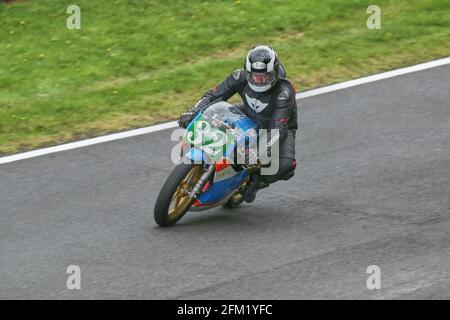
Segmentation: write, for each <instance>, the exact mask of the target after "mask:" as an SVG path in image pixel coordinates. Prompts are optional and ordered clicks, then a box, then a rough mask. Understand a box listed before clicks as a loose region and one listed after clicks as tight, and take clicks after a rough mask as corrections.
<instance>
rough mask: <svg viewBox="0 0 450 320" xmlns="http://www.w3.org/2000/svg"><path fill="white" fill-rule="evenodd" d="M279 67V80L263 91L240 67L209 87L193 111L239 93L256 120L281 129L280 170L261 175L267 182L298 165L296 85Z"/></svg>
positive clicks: (288, 173) (283, 176)
mask: <svg viewBox="0 0 450 320" xmlns="http://www.w3.org/2000/svg"><path fill="white" fill-rule="evenodd" d="M280 69H281V72H279V75H280V78H279V79H278V81H277V82H276V84H275V85H274V86H273V87H272V88H271V89H270V90H268V91H266V92H261V93H258V92H255V91H253V90H252V89H251V88H250V86H249V85H248V83H247V80H246V77H245V71H244V69H238V70H236V71H234V72H233V73H232V74H231V75H230V76H228V78H226V79H225V81H223V82H222V83H220V84H219V85H217V86H216V87H214V88H212V89H211V90H209V91H207V92H206V93H205V94H204V95H203V97H202V99H201V100H200V101H199V102H198V103H197V104H196V105H195V106H194V111H200V110H205V109H206V108H207V107H208V106H209V105H210V104H212V103H213V102H215V101H219V100H222V101H227V100H228V99H229V98H231V97H232V96H233V95H234V94H236V93H238V94H239V95H240V96H241V98H242V101H243V104H242V105H241V106H240V108H241V110H242V111H243V112H244V113H245V114H246V115H247V116H248V117H250V118H251V119H253V120H255V121H256V123H257V124H258V128H262V129H278V130H279V134H280V137H279V146H280V149H279V157H280V159H279V170H278V172H277V173H276V174H275V175H273V176H262V179H263V181H265V182H268V183H272V182H275V181H277V180H281V179H284V180H287V179H289V178H291V177H292V176H293V175H294V170H295V167H296V161H295V132H296V130H297V128H298V125H297V102H296V100H295V90H294V87H293V86H292V84H291V83H290V82H289V81H288V80H287V79H286V77H285V73H284V69H283V68H282V67H281V68H280Z"/></svg>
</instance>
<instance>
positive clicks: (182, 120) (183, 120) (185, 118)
mask: <svg viewBox="0 0 450 320" xmlns="http://www.w3.org/2000/svg"><path fill="white" fill-rule="evenodd" d="M196 115H197V111H195V110H194V109H193V108H191V109H189V110H188V111H186V112H183V113H182V114H181V115H180V117H179V118H178V125H179V126H180V127H181V128H184V129H186V128H187V126H188V125H189V123H190V122H191V121H192V119H194V118H195V116H196Z"/></svg>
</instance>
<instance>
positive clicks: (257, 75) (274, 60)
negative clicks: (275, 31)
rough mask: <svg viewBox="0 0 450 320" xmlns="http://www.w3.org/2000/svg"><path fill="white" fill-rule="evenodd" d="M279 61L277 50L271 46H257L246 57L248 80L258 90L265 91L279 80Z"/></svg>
mask: <svg viewBox="0 0 450 320" xmlns="http://www.w3.org/2000/svg"><path fill="white" fill-rule="evenodd" d="M278 67H279V61H278V56H277V54H276V52H275V51H274V50H273V49H272V48H271V47H269V46H266V45H260V46H256V47H254V48H253V49H251V50H250V51H249V53H248V54H247V58H246V59H245V74H246V77H247V82H248V84H249V86H250V88H252V90H253V91H256V92H265V91H267V90H269V89H270V88H272V87H273V85H274V84H275V83H276V82H277V80H278Z"/></svg>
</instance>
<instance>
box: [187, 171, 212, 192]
mask: <svg viewBox="0 0 450 320" xmlns="http://www.w3.org/2000/svg"><path fill="white" fill-rule="evenodd" d="M214 168H215V166H214V165H213V164H210V165H209V166H208V167H206V170H205V172H203V174H202V176H201V177H200V179H199V180H198V182H197V184H196V185H195V187H194V189H192V191H191V192H190V193H189V197H190V198H191V199H195V197H196V196H197V194H198V193H199V191H200V190H201V189H202V187H203V185H204V184H205V182H206V181H207V180H208V178H209V177H210V176H211V174H212V173H213V172H214Z"/></svg>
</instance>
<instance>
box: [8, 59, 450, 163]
mask: <svg viewBox="0 0 450 320" xmlns="http://www.w3.org/2000/svg"><path fill="white" fill-rule="evenodd" d="M446 64H450V57H446V58H442V59H437V60H432V61H429V62H425V63H420V64H416V65H413V66H409V67H405V68H400V69H395V70H391V71H387V72H383V73H378V74H374V75H371V76H367V77H362V78H358V79H354V80H349V81H345V82H341V83H337V84H332V85H329V86H325V87H321V88H317V89H312V90H308V91H305V92H301V93H297V94H296V99H304V98H309V97H313V96H317V95H320V94H324V93H328V92H333V91H337V90H342V89H346V88H350V87H355V86H359V85H362V84H365V83H370V82H375V81H379V80H383V79H388V78H393V77H396V76H400V75H404V74H408V73H413V72H417V71H422V70H426V69H431V68H435V67H439V66H443V65H446ZM175 127H177V122H176V121H171V122H167V123H162V124H157V125H152V126H149V127H144V128H139V129H133V130H128V131H123V132H119V133H113V134H108V135H104V136H100V137H96V138H91V139H86V140H80V141H75V142H70V143H65V144H61V145H57V146H53V147H48V148H43V149H37V150H33V151H28V152H23V153H17V154H13V155H10V156H5V157H0V164H5V163H10V162H15V161H19V160H24V159H29V158H35V157H39V156H42V155H46V154H51V153H56V152H61V151H66V150H72V149H77V148H82V147H87V146H91V145H94V144H99V143H103V142H108V141H114V140H120V139H125V138H129V137H135V136H140V135H143V134H148V133H152V132H157V131H162V130H166V129H171V128H175Z"/></svg>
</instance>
